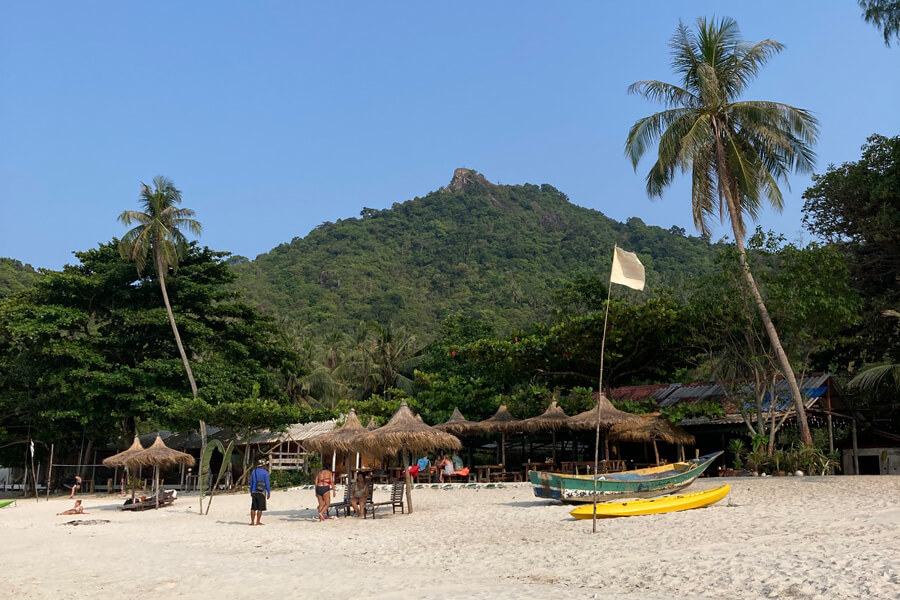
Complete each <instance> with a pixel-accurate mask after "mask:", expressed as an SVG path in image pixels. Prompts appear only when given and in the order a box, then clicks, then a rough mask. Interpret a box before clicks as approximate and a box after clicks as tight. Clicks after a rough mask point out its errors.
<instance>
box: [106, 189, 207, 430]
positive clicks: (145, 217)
mask: <svg viewBox="0 0 900 600" xmlns="http://www.w3.org/2000/svg"><path fill="white" fill-rule="evenodd" d="M139 202H140V203H141V205H142V206H143V208H144V211H143V212H141V211H139V210H126V211H124V212H123V213H122V214H121V215H119V221H120V222H121V223H123V224H124V225H131V224H132V223H137V224H138V225H137V226H136V227H134V228H133V229H131V230H129V231H128V233H126V234H125V235H124V236H123V237H122V240H121V242H120V243H119V251H120V252H121V253H122V257H123V258H126V259H128V260H131V261H133V262H134V263H135V265H136V266H137V271H138V275H141V274H142V273H143V271H144V269H145V268H146V266H147V260H148V258H149V257H151V255H152V258H153V266H154V268H155V270H156V275H157V277H158V278H159V287H160V290H162V297H163V304H165V306H166V313H167V314H168V315H169V324H171V325H172V333H173V334H175V345H176V346H178V352H179V353H180V354H181V361H182V362H183V363H184V370H185V371H186V372H187V376H188V381H189V382H190V384H191V392H192V393H193V394H194V398H196V397H197V383H196V381H194V372H193V371H192V370H191V364H190V362H188V357H187V354H186V353H185V351H184V344H182V343H181V335H179V333H178V325H176V323H175V315H174V313H173V312H172V305H171V303H169V293H168V291H167V290H166V274H167V273H168V272H169V269H170V268H171V269H173V270H174V269H177V267H178V255H179V253H181V252H183V250H184V248H185V247H186V246H187V239H186V238H185V236H184V233H183V232H182V231H183V230H187V231H190V232H191V233H193V234H194V235H200V233H201V232H202V230H203V227H202V226H201V225H200V223H199V221H196V220H195V219H194V218H193V217H194V215H195V213H194V211H193V210H191V209H189V208H179V207H178V205H179V204H181V192H180V191H179V190H178V189H177V188H176V187H175V184H174V183H172V181H170V180H169V179H167V178H166V177H163V176H162V175H157V176H156V177H154V178H153V187H152V188H151V187H150V186H149V185H146V184H144V183H141V197H140V200H139ZM200 429H201V434H202V435H203V438H204V445H205V441H206V431H205V430H206V427H205V424H204V423H203V422H202V421H201V423H200Z"/></svg>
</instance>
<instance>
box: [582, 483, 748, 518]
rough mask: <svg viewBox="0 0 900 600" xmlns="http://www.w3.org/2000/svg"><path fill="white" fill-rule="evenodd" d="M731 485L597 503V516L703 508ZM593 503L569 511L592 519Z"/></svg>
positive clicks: (724, 494)
mask: <svg viewBox="0 0 900 600" xmlns="http://www.w3.org/2000/svg"><path fill="white" fill-rule="evenodd" d="M730 490H731V486H730V485H723V486H720V487H717V488H713V489H711V490H704V491H702V492H694V493H692V494H680V495H678V496H660V497H659V498H649V499H645V500H630V501H628V502H607V503H605V504H598V505H597V518H598V519H601V518H607V517H633V516H637V515H653V514H659V513H667V512H678V511H680V510H690V509H692V508H703V507H704V506H709V505H710V504H715V503H716V502H718V501H719V500H721V499H722V498H724V497H725V496H727V495H728V492H729V491H730ZM593 508H594V507H593V505H592V504H587V505H584V506H579V507H578V508H575V509H572V511H571V512H570V513H569V514H570V515H572V516H573V517H575V518H576V519H590V518H591V517H592V513H593V510H592V509H593Z"/></svg>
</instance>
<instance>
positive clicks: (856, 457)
mask: <svg viewBox="0 0 900 600" xmlns="http://www.w3.org/2000/svg"><path fill="white" fill-rule="evenodd" d="M850 439H851V440H852V443H853V474H854V475H859V446H857V445H856V419H853V420H852V421H850Z"/></svg>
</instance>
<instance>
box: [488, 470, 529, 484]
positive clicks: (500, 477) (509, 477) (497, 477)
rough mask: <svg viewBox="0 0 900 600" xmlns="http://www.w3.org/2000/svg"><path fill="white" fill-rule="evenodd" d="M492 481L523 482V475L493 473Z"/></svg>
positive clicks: (509, 472)
mask: <svg viewBox="0 0 900 600" xmlns="http://www.w3.org/2000/svg"><path fill="white" fill-rule="evenodd" d="M491 481H494V482H498V481H522V473H520V472H519V471H503V472H501V473H491Z"/></svg>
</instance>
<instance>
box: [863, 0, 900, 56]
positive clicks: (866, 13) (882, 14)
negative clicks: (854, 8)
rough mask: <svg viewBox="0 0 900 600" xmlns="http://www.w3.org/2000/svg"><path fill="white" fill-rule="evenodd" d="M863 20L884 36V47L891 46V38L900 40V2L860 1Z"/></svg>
mask: <svg viewBox="0 0 900 600" xmlns="http://www.w3.org/2000/svg"><path fill="white" fill-rule="evenodd" d="M859 6H860V8H862V9H863V18H864V19H865V20H866V22H867V23H872V24H873V25H875V26H876V27H878V28H879V29H881V32H882V33H883V34H884V45H885V46H890V45H891V38H897V39H898V40H900V2H898V0H859Z"/></svg>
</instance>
